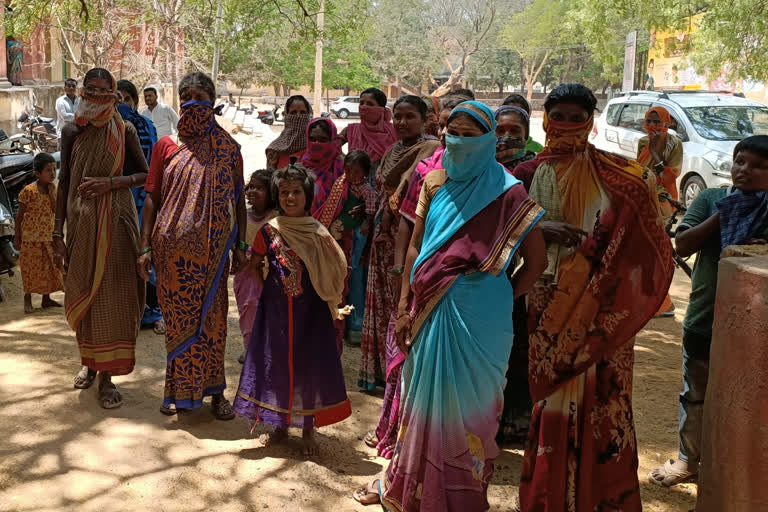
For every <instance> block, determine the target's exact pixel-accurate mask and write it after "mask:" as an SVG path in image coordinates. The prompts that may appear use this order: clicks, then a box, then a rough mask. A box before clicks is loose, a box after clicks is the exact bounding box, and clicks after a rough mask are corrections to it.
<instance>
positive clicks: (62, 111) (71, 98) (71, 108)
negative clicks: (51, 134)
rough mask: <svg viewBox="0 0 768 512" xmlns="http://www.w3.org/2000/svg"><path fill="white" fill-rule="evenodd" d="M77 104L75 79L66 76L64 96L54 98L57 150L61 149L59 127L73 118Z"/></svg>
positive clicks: (78, 103) (78, 99)
mask: <svg viewBox="0 0 768 512" xmlns="http://www.w3.org/2000/svg"><path fill="white" fill-rule="evenodd" d="M78 105H80V97H79V96H77V80H75V79H74V78H67V79H66V80H64V96H62V97H61V98H59V99H57V100H56V136H57V137H58V139H59V151H61V129H62V128H64V125H65V124H67V123H68V122H70V121H74V120H75V112H76V111H77V107H78Z"/></svg>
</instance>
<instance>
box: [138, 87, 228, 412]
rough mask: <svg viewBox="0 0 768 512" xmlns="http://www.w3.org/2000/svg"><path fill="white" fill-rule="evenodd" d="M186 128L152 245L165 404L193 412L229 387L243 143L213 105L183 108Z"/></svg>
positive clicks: (168, 173)
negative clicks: (230, 284) (232, 261)
mask: <svg viewBox="0 0 768 512" xmlns="http://www.w3.org/2000/svg"><path fill="white" fill-rule="evenodd" d="M179 133H180V134H181V135H182V136H184V137H185V138H186V141H185V143H184V144H182V145H181V146H180V147H179V148H178V149H177V150H176V151H175V152H174V153H173V154H172V155H171V156H170V158H169V159H168V160H167V162H166V166H165V170H164V171H163V180H162V189H161V195H162V201H161V204H160V206H159V210H158V214H157V220H156V223H155V228H154V232H153V233H152V248H153V259H154V263H155V268H156V270H157V288H158V295H159V298H160V307H161V309H162V311H163V316H164V318H165V324H166V335H165V346H166V351H167V354H168V355H167V366H166V375H165V399H164V401H163V403H164V405H165V406H169V405H171V404H175V405H176V407H177V408H183V409H191V408H196V407H200V406H201V405H202V401H203V398H204V397H205V396H209V395H215V394H218V393H221V392H222V391H223V390H224V389H225V388H226V381H225V378H224V348H225V343H226V339H227V312H228V310H229V301H228V299H227V284H226V283H227V274H228V272H227V270H228V268H229V266H228V263H229V251H230V249H231V248H232V246H233V244H234V242H235V238H236V235H237V227H236V223H235V221H236V219H235V213H234V212H235V208H236V205H237V201H238V198H239V196H240V192H241V191H242V188H243V183H242V171H241V169H242V160H241V156H240V146H239V145H238V144H237V143H236V142H235V141H234V139H232V137H231V136H230V135H229V134H228V133H227V132H226V131H224V130H223V129H222V128H221V127H220V126H219V125H218V124H217V123H216V121H215V120H214V118H213V109H212V108H211V106H210V104H209V103H208V102H187V103H185V104H184V105H182V115H181V120H180V121H179ZM158 156H159V153H158Z"/></svg>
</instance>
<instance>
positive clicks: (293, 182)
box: [234, 164, 352, 455]
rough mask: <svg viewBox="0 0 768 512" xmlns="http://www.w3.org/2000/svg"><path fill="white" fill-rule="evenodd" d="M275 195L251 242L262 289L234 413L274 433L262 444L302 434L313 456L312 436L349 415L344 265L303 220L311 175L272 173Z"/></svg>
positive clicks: (312, 223)
mask: <svg viewBox="0 0 768 512" xmlns="http://www.w3.org/2000/svg"><path fill="white" fill-rule="evenodd" d="M272 193H273V196H274V197H276V198H277V199H278V202H279V206H280V216H279V217H276V218H274V219H272V220H270V221H269V222H268V223H267V224H265V225H264V226H263V227H262V228H261V229H260V230H259V232H258V234H257V235H256V237H255V238H254V240H253V247H252V249H251V252H252V255H251V260H250V262H249V264H248V271H249V272H250V273H251V275H252V278H253V279H255V280H256V281H257V282H260V283H261V282H262V281H263V289H262V294H261V299H260V301H259V309H258V311H257V313H256V319H255V321H254V325H253V335H252V337H251V340H250V342H249V344H248V348H247V350H246V354H245V365H244V366H243V371H242V374H241V376H240V386H239V389H238V391H237V397H236V398H235V403H234V409H235V412H237V414H239V415H241V416H244V417H246V418H249V419H251V420H254V421H257V422H259V421H262V422H264V423H269V424H270V425H274V426H275V427H276V428H275V430H274V431H273V432H272V433H270V434H268V435H267V439H266V440H265V441H266V442H267V443H274V442H278V441H280V440H282V439H284V438H285V437H286V436H287V429H288V427H298V428H301V429H302V430H303V440H304V453H305V454H306V455H312V454H314V453H316V451H317V445H316V444H315V440H314V435H313V433H314V429H315V428H317V427H322V426H324V425H331V424H333V423H337V422H339V421H342V420H344V419H345V418H347V417H348V416H349V415H350V414H351V413H352V410H351V406H350V403H349V399H348V398H347V391H346V387H345V385H344V374H343V372H342V368H341V360H340V358H339V354H338V352H337V349H336V329H335V328H334V324H333V322H334V320H336V319H338V318H340V316H341V315H342V314H345V313H347V312H346V311H344V310H339V309H338V305H339V304H340V303H341V298H342V297H341V295H342V292H343V291H344V278H345V276H346V273H347V263H346V260H345V259H344V253H343V252H342V250H341V248H340V247H339V246H338V245H337V244H336V242H335V241H334V240H333V238H332V237H331V235H330V234H329V233H328V230H327V229H326V228H325V227H323V225H322V224H320V223H319V222H318V221H317V220H315V219H314V218H313V217H311V216H310V215H308V211H309V208H310V205H311V204H312V196H313V193H314V179H313V176H312V174H310V173H309V172H307V170H306V169H305V168H304V167H303V166H302V165H301V164H299V165H291V166H289V167H284V168H282V169H280V170H278V171H275V175H274V177H273V179H272ZM265 259H266V261H267V262H268V265H269V271H268V274H267V277H266V279H263V277H262V268H263V265H264V260H265Z"/></svg>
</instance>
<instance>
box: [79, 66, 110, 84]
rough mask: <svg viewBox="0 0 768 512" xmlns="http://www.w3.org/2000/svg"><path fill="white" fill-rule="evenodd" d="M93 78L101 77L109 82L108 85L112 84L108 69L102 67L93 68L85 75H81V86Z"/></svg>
mask: <svg viewBox="0 0 768 512" xmlns="http://www.w3.org/2000/svg"><path fill="white" fill-rule="evenodd" d="M94 78H103V79H104V80H107V81H108V82H109V85H110V87H111V86H112V75H111V74H110V73H109V71H107V70H106V69H104V68H93V69H91V70H89V71H88V72H87V73H86V74H85V77H83V87H85V86H86V85H88V81H89V80H93V79H94Z"/></svg>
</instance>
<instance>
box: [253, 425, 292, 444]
mask: <svg viewBox="0 0 768 512" xmlns="http://www.w3.org/2000/svg"><path fill="white" fill-rule="evenodd" d="M286 437H288V429H285V428H282V427H276V428H275V430H273V431H272V432H267V433H266V434H262V435H261V436H259V441H261V443H262V444H263V445H264V446H265V447H267V446H272V445H275V444H279V443H281V442H283V441H285V438H286Z"/></svg>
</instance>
